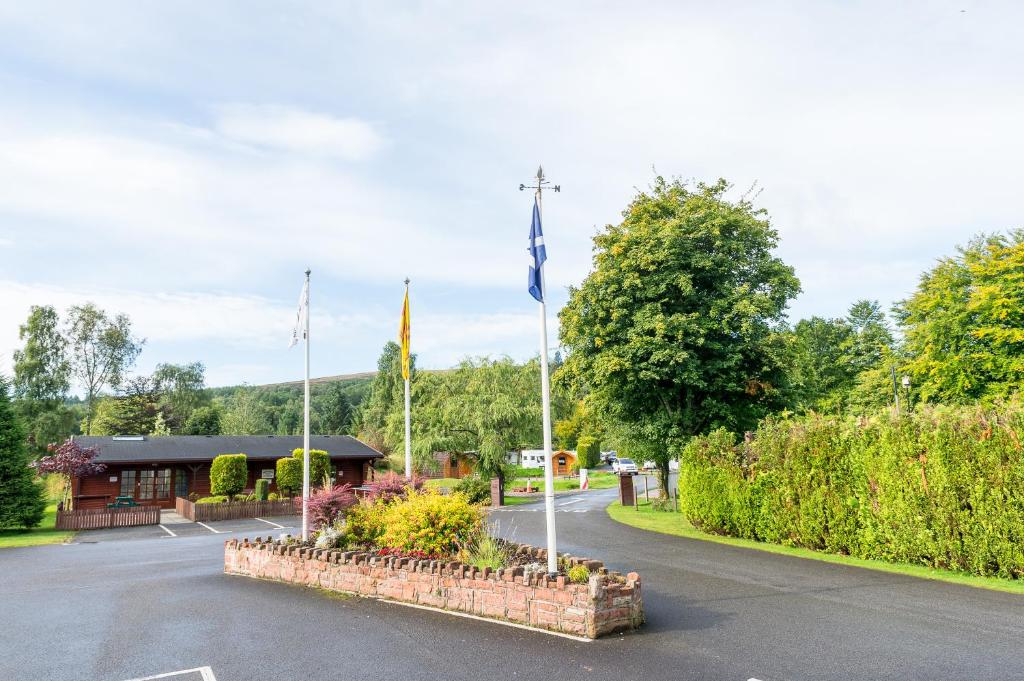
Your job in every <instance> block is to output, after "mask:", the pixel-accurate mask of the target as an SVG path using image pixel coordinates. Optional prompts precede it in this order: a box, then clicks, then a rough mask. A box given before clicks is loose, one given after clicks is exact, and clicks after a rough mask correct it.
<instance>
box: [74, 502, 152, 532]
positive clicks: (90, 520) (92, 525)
mask: <svg viewBox="0 0 1024 681" xmlns="http://www.w3.org/2000/svg"><path fill="white" fill-rule="evenodd" d="M159 524H160V507H159V506H125V507H122V508H83V509H79V510H74V511H57V529H58V530H105V529H107V528H110V527H134V526H136V525H159Z"/></svg>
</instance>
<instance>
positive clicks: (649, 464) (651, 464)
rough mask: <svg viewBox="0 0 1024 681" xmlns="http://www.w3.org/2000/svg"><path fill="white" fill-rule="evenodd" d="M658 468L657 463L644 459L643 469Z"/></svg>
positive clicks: (651, 469)
mask: <svg viewBox="0 0 1024 681" xmlns="http://www.w3.org/2000/svg"><path fill="white" fill-rule="evenodd" d="M657 468H658V465H657V464H656V463H654V462H653V461H644V465H643V469H644V470H645V471H653V470H655V469H657Z"/></svg>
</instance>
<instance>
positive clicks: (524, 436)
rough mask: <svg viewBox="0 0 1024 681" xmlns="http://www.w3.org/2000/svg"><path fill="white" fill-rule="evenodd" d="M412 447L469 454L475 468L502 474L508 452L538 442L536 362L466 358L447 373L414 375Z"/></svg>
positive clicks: (423, 456)
mask: <svg viewBox="0 0 1024 681" xmlns="http://www.w3.org/2000/svg"><path fill="white" fill-rule="evenodd" d="M413 398H414V400H415V412H414V414H413V421H412V427H413V436H412V441H413V448H414V451H415V452H416V456H417V459H418V461H420V462H426V461H428V460H429V459H430V458H431V457H432V456H433V453H434V452H472V453H473V454H474V456H475V467H476V470H477V471H478V472H479V473H480V474H481V475H483V476H485V477H494V476H498V477H502V476H503V472H504V468H505V466H506V462H507V456H508V453H509V452H512V451H516V450H519V449H523V448H527V447H536V446H538V444H539V443H540V442H541V439H542V437H541V403H540V363H539V362H538V361H537V360H534V361H531V362H527V363H526V364H518V363H516V362H514V361H513V360H511V359H509V358H507V357H506V358H502V359H497V360H492V359H489V358H479V359H466V360H463V361H462V362H461V363H460V364H459V366H458V367H457V368H455V369H453V370H451V371H447V372H444V373H438V374H429V375H422V374H421V376H420V380H419V381H418V382H417V389H416V390H415V391H414V393H413Z"/></svg>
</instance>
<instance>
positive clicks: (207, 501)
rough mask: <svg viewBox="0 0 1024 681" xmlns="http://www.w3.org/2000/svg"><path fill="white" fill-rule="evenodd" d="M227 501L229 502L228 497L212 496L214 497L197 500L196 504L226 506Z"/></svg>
mask: <svg viewBox="0 0 1024 681" xmlns="http://www.w3.org/2000/svg"><path fill="white" fill-rule="evenodd" d="M227 501H228V497H226V496H224V495H217V496H212V497H202V498H200V499H196V503H197V504H226V503H227Z"/></svg>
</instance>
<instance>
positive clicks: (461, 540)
mask: <svg viewBox="0 0 1024 681" xmlns="http://www.w3.org/2000/svg"><path fill="white" fill-rule="evenodd" d="M482 524H483V512H482V511H481V510H480V509H479V508H478V507H477V506H474V505H473V504H471V503H469V500H468V499H467V498H466V497H465V496H464V495H462V494H458V493H455V494H449V495H445V496H442V495H440V494H437V493H435V492H427V493H419V492H410V493H409V496H408V497H407V498H405V499H402V500H399V501H396V502H394V503H391V504H390V505H388V506H387V507H386V510H385V512H384V532H383V534H382V535H381V538H380V542H381V544H382V545H383V546H385V547H387V548H391V549H396V550H398V551H422V552H423V553H425V554H427V555H430V556H448V555H452V554H453V553H455V552H456V551H457V550H458V549H459V547H461V546H465V545H467V544H468V543H469V542H470V541H471V540H472V539H473V538H474V537H475V536H476V533H477V532H479V531H480V527H481V526H482Z"/></svg>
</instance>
